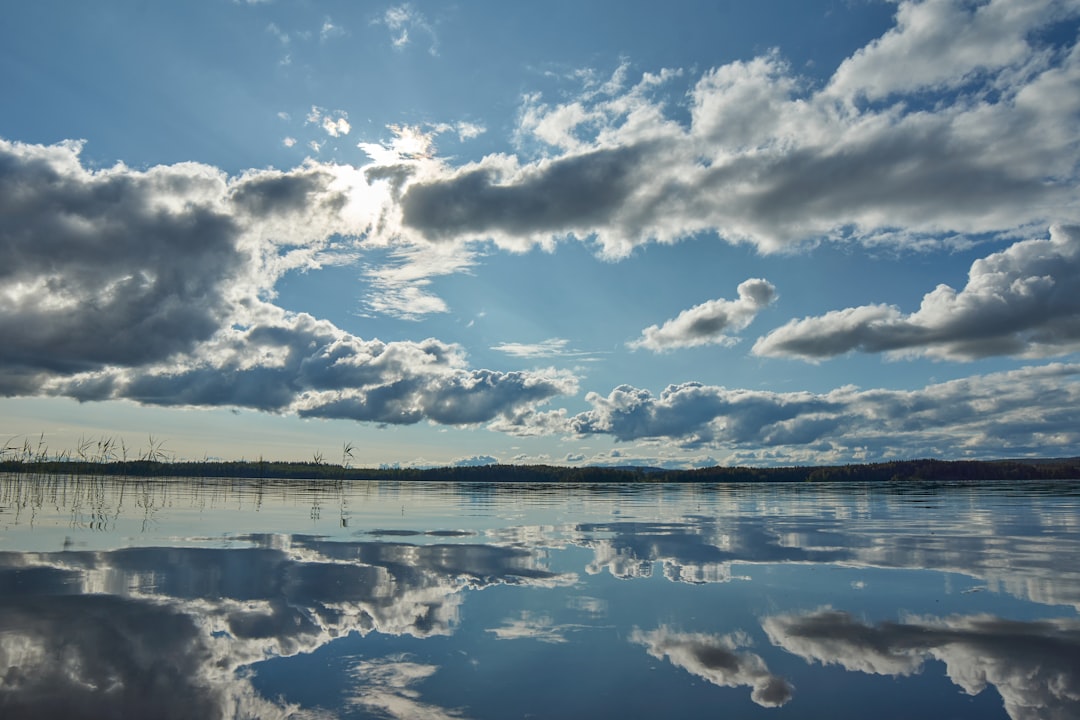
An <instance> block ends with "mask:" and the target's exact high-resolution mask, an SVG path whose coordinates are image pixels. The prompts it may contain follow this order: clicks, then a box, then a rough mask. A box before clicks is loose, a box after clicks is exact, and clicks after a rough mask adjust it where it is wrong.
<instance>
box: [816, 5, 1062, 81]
mask: <svg viewBox="0 0 1080 720" xmlns="http://www.w3.org/2000/svg"><path fill="white" fill-rule="evenodd" d="M1077 12H1080V5H1078V4H1077V3H1076V2H1074V1H1072V0H1051V1H1050V2H1015V1H1014V0H989V1H988V2H979V3H959V2H955V1H954V0H924V1H923V2H912V1H911V0H905V1H904V2H901V3H899V5H898V6H897V11H896V27H895V28H894V29H892V30H890V31H889V32H887V33H886V34H885V35H884V36H882V37H881V38H878V39H877V40H875V41H873V42H872V43H870V44H869V45H867V46H866V47H865V48H863V49H861V50H859V51H858V52H856V53H855V54H854V55H852V56H851V57H850V58H848V59H847V60H845V61H844V63H843V64H842V65H841V66H840V67H839V68H838V69H837V71H836V74H835V75H834V76H833V79H832V82H831V84H830V88H829V91H830V92H832V93H835V94H836V95H837V96H839V97H842V98H850V97H859V96H863V97H866V98H869V99H871V100H876V99H881V98H884V97H887V96H889V95H892V94H896V93H904V92H911V91H914V90H920V89H923V88H929V89H946V88H955V87H957V86H961V85H963V84H965V83H968V82H972V81H974V80H976V79H978V78H979V77H980V76H984V75H986V76H989V75H992V74H994V73H997V72H999V71H1001V70H1002V69H1004V68H1008V67H1010V66H1020V67H1024V66H1026V65H1028V64H1029V63H1032V62H1038V61H1040V60H1041V59H1042V58H1040V57H1039V56H1038V53H1036V52H1035V51H1034V49H1033V48H1032V46H1031V44H1030V41H1029V36H1030V35H1031V33H1032V32H1033V31H1034V30H1036V29H1038V28H1040V27H1043V26H1045V25H1048V24H1050V23H1052V22H1054V21H1057V20H1060V19H1063V18H1065V17H1068V16H1069V15H1075V14H1076V13H1077Z"/></svg>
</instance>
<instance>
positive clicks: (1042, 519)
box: [0, 475, 1080, 720]
mask: <svg viewBox="0 0 1080 720" xmlns="http://www.w3.org/2000/svg"><path fill="white" fill-rule="evenodd" d="M1078 609H1080V482H1060V483H1013V484H1001V483H993V482H987V483H979V484H941V483H938V484H918V483H910V484H903V485H897V484H889V485H885V484H877V485H863V484H844V485H807V484H799V485H794V484H767V485H766V484H758V485H604V486H600V485H594V486H584V485H519V484H511V483H507V484H483V485H476V484H457V485H454V484H439V483H422V484H421V483H414V484H409V483H381V482H353V483H332V482H306V481H296V480H289V481H275V480H267V481H255V480H206V479H198V480H195V479H192V480H173V479H170V480H160V479H158V480H150V479H138V478H128V479H118V478H100V477H98V478H94V477H58V476H56V477H45V476H27V475H22V476H15V475H7V476H0V717H3V718H24V717H26V718H29V717H72V718H77V717H155V718H170V717H176V718H218V717H220V718H246V717H253V718H284V717H295V718H434V719H436V720H438V719H440V718H605V717H614V718H648V717H657V718H699V717H731V718H755V717H762V718H766V717H767V718H777V719H778V720H787V719H788V718H866V717H872V718H875V720H884V719H886V718H905V719H907V718H913V717H915V718H922V719H927V720H928V719H932V718H980V719H986V718H1012V719H1013V720H1019V719H1021V718H1023V719H1035V718H1054V719H1061V718H1080V615H1078Z"/></svg>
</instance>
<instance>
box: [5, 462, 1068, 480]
mask: <svg viewBox="0 0 1080 720" xmlns="http://www.w3.org/2000/svg"><path fill="white" fill-rule="evenodd" d="M0 472H7V473H46V474H54V475H55V474H59V475H94V476H126V477H224V478H286V479H288V478H292V479H310V480H401V481H423V482H484V483H488V482H554V483H618V482H650V483H657V482H676V483H729V482H756V483H771V482H815V483H827V482H910V481H971V482H977V481H980V480H984V481H985V480H1064V479H1070V480H1076V479H1080V458H1076V457H1072V458H1027V459H1018V460H932V459H921V460H897V461H892V462H884V463H864V464H852V465H827V466H791V467H768V468H754V467H721V466H715V467H706V468H697V469H693V470H665V469H661V468H654V467H638V466H627V467H596V466H585V467H563V466H554V465H479V466H467V467H441V468H425V469H419V468H395V469H385V468H378V469H376V468H352V467H343V466H341V465H333V464H329V463H321V462H298V463H293V462H262V461H236V462H218V461H210V460H205V461H201V462H160V461H154V460H136V461H127V462H92V461H72V460H66V461H59V460H42V459H30V460H4V461H2V462H0Z"/></svg>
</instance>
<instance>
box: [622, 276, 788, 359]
mask: <svg viewBox="0 0 1080 720" xmlns="http://www.w3.org/2000/svg"><path fill="white" fill-rule="evenodd" d="M738 292H739V298H738V300H709V301H708V302H704V303H702V304H700V305H695V306H694V307H692V308H690V309H689V310H683V311H682V312H681V313H679V315H678V316H677V317H675V318H674V319H672V320H668V321H667V322H665V323H664V324H663V325H651V326H649V327H647V328H645V329H644V330H642V331H641V338H639V339H638V340H635V341H634V342H632V343H630V347H632V348H646V349H648V350H652V351H653V352H663V351H665V350H673V349H675V348H685V347H697V346H700V345H734V344H735V343H736V342H738V339H737V338H733V337H731V335H729V334H728V333H729V332H738V331H739V330H743V329H745V328H746V326H747V325H749V324H750V323H751V322H752V321H753V319H754V318H755V317H756V316H757V314H758V312H760V311H761V309H762V308H764V307H765V306H767V305H768V304H769V303H771V302H773V300H775V299H776V288H775V287H774V286H773V284H772V283H770V282H768V281H767V280H761V279H759V278H752V279H750V280H746V281H744V282H742V283H740V284H739V287H738Z"/></svg>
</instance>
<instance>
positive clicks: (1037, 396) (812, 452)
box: [522, 364, 1080, 462]
mask: <svg viewBox="0 0 1080 720" xmlns="http://www.w3.org/2000/svg"><path fill="white" fill-rule="evenodd" d="M1078 376H1080V365H1075V364H1069V365H1066V364H1050V365H1046V366H1041V367H1027V368H1021V369H1019V370H1013V371H1009V372H1002V373H993V374H988V375H982V376H973V377H970V378H965V379H963V380H953V381H949V382H943V383H937V384H932V385H927V386H926V387H924V388H921V389H917V390H909V391H907V390H886V389H870V390H860V389H858V388H855V387H851V386H845V387H841V388H838V389H836V390H832V391H830V392H826V393H810V392H783V393H780V392H769V391H762V390H745V389H729V388H725V387H722V386H715V385H704V384H702V383H683V384H680V385H669V386H668V387H667V388H665V389H664V390H663V391H662V392H661V393H660V395H659V396H656V395H653V394H652V393H651V392H649V391H648V390H644V389H640V388H636V387H633V386H629V385H622V386H619V387H617V388H615V389H614V390H613V391H611V393H610V394H608V395H606V396H603V395H600V394H598V393H595V392H590V393H588V394H587V395H586V396H585V400H586V401H587V402H588V403H590V404H591V405H592V409H591V410H588V411H585V412H583V413H579V414H577V415H573V416H570V417H567V418H566V429H567V430H569V431H570V432H573V433H577V434H579V435H594V434H602V435H610V436H612V437H614V438H615V439H616V440H620V441H635V440H658V441H664V442H675V443H678V444H679V445H681V446H683V447H711V448H725V449H728V450H745V451H747V452H769V451H770V450H776V449H783V451H784V452H783V455H784V456H785V457H786V458H787V459H788V462H792V461H795V459H796V458H803V459H813V460H815V461H821V462H828V461H829V460H830V459H834V460H835V459H839V458H844V457H846V458H851V457H856V456H865V457H868V458H887V457H896V456H902V457H913V456H915V457H918V456H936V455H956V456H959V457H963V456H966V455H972V456H980V457H1004V456H1008V455H1023V454H1037V453H1040V452H1046V450H1047V449H1048V448H1060V447H1068V446H1071V445H1073V444H1075V443H1077V442H1078V441H1080V434H1078V433H1077V431H1076V427H1077V422H1080V414H1078V411H1077V410H1076V408H1077V406H1078V403H1080V382H1078V379H1077V378H1078ZM530 419H531V418H530V417H527V416H526V417H522V421H523V422H529V421H530ZM547 419H548V420H550V418H547Z"/></svg>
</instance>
